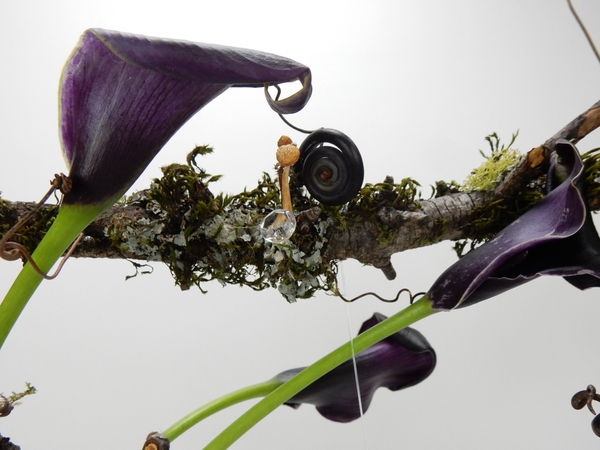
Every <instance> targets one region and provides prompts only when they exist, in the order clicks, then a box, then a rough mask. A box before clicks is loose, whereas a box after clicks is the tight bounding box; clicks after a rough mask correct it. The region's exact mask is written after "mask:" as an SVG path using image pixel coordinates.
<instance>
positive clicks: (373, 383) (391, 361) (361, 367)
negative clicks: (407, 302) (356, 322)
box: [277, 313, 436, 422]
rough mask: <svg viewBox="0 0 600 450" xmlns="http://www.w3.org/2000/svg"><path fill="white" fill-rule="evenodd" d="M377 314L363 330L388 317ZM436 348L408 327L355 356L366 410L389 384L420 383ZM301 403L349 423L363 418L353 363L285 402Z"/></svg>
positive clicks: (285, 377) (432, 362) (292, 372)
mask: <svg viewBox="0 0 600 450" xmlns="http://www.w3.org/2000/svg"><path fill="white" fill-rule="evenodd" d="M385 319H386V317H385V316H384V315H382V314H379V313H375V314H373V317H371V318H370V319H369V320H367V321H366V322H364V323H363V326H362V328H361V330H360V332H361V333H362V332H363V331H365V330H367V329H369V328H371V327H373V326H374V325H376V324H377V323H379V322H382V321H383V320H385ZM435 364H436V355H435V351H434V350H433V348H432V347H431V345H429V343H428V342H427V340H426V339H425V338H424V337H423V335H422V334H421V333H419V332H418V331H417V330H415V329H413V328H405V329H403V330H401V331H399V332H397V333H394V334H393V335H392V336H390V337H388V338H386V339H384V340H382V341H381V342H379V343H377V344H375V345H373V346H372V347H370V348H368V349H367V350H365V351H363V352H360V353H359V354H357V355H356V365H357V372H358V379H359V382H360V394H361V402H362V406H363V411H365V412H366V411H367V409H368V408H369V405H370V404H371V400H372V398H373V395H374V394H375V391H376V390H377V388H379V387H386V388H388V389H390V390H392V391H397V390H399V389H404V388H407V387H409V386H413V385H415V384H417V383H420V382H421V381H423V380H424V379H425V378H427V377H428V376H429V375H430V374H431V372H432V371H433V369H434V367H435ZM302 370H303V368H298V369H292V370H288V371H286V372H283V373H281V374H279V375H278V376H277V378H278V379H280V380H281V381H287V380H288V379H290V378H292V377H293V376H294V375H296V374H297V373H298V372H300V371H302ZM302 403H310V404H312V405H315V406H316V408H317V411H319V413H320V414H321V415H322V416H324V417H325V418H327V419H329V420H333V421H336V422H350V421H352V420H355V419H358V418H359V417H360V410H359V405H358V395H357V392H356V380H355V377H354V365H353V362H352V361H351V360H350V361H346V362H345V363H343V364H341V365H340V366H338V367H337V368H335V369H334V370H332V371H331V372H329V373H328V374H326V375H324V376H323V377H321V378H320V379H319V380H317V381H315V382H314V383H313V384H311V385H310V386H308V387H307V388H306V389H304V390H302V391H301V392H299V393H298V394H296V395H295V396H294V397H292V398H291V399H290V400H289V401H288V402H286V405H288V406H292V407H295V408H297V407H299V406H300V404H302Z"/></svg>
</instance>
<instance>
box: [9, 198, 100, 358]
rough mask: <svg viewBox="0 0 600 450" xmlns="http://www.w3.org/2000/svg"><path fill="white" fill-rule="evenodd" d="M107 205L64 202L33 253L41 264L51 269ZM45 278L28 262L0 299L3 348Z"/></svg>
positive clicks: (46, 268) (37, 262)
mask: <svg viewBox="0 0 600 450" xmlns="http://www.w3.org/2000/svg"><path fill="white" fill-rule="evenodd" d="M104 209H105V206H104V205H102V206H100V205H93V206H89V205H88V206H73V205H66V206H61V208H60V210H59V212H58V215H57V216H56V219H54V222H53V223H52V226H51V227H50V229H49V230H48V232H47V233H46V235H45V236H44V238H43V239H42V241H41V242H40V244H39V245H38V246H37V248H36V249H35V252H33V255H31V256H32V258H33V260H34V261H35V262H36V264H37V265H38V267H39V268H40V269H41V270H42V271H43V272H44V273H48V271H49V270H50V269H51V268H52V266H53V265H54V263H55V262H56V261H57V260H58V258H60V257H61V255H62V254H63V253H64V251H65V250H66V249H67V248H68V247H69V245H70V244H71V243H72V242H73V241H74V240H75V239H76V238H77V236H78V235H79V233H81V232H82V231H83V230H84V228H85V227H86V226H87V225H88V224H89V223H90V222H91V221H92V220H94V218H95V217H96V216H97V215H98V214H100V213H101V212H102V211H103V210H104ZM42 280H43V278H42V277H41V276H40V275H39V274H38V273H37V272H36V271H35V270H33V268H32V267H31V264H29V263H27V264H25V266H23V269H22V270H21V272H20V273H19V275H18V276H17V278H16V279H15V281H14V282H13V285H12V286H11V288H10V290H9V291H8V293H7V294H6V297H4V300H3V301H2V303H0V348H2V346H3V345H4V342H5V341H6V338H7V336H8V334H9V333H10V330H12V327H13V326H14V324H15V322H16V321H17V319H18V318H19V315H21V312H22V311H23V309H24V308H25V305H27V302H28V301H29V299H30V298H31V296H32V295H33V293H34V292H35V290H36V289H37V287H38V286H39V285H40V283H41V282H42Z"/></svg>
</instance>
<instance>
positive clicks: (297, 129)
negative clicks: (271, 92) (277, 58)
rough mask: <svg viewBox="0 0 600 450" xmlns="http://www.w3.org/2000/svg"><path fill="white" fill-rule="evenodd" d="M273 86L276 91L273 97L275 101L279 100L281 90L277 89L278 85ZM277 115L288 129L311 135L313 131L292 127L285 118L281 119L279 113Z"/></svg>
mask: <svg viewBox="0 0 600 450" xmlns="http://www.w3.org/2000/svg"><path fill="white" fill-rule="evenodd" d="M273 86H274V87H275V89H277V95H276V96H275V101H277V100H279V97H280V96H281V88H280V87H279V85H278V84H273ZM277 115H278V116H279V118H280V119H281V120H283V121H284V122H285V124H286V125H287V126H288V127H290V128H293V129H294V130H296V131H299V132H300V133H304V134H310V133H312V132H313V131H314V130H312V131H309V130H303V129H302V128H299V127H297V126H295V125H293V124H292V123H290V122H289V121H288V120H287V119H286V118H285V117H283V114H281V113H277Z"/></svg>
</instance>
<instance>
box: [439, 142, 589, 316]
mask: <svg viewBox="0 0 600 450" xmlns="http://www.w3.org/2000/svg"><path fill="white" fill-rule="evenodd" d="M548 179H549V180H550V183H549V185H550V188H551V189H552V190H551V191H550V192H549V193H548V195H547V196H546V197H544V199H542V200H541V201H540V202H539V203H537V204H536V205H534V206H533V207H532V208H531V209H530V210H529V211H527V212H526V213H525V214H523V215H522V216H521V217H520V218H518V219H517V220H515V221H514V222H513V223H511V224H510V225H509V226H507V227H506V228H505V229H504V230H502V231H501V232H500V233H498V234H497V235H496V236H495V237H494V239H492V240H491V241H489V242H487V243H485V244H484V245H482V246H481V247H478V248H477V249H475V250H473V251H471V252H469V253H468V254H466V255H465V256H464V257H462V258H461V259H460V260H459V261H457V262H456V263H455V264H454V265H452V266H451V267H450V268H449V269H447V270H446V271H445V272H444V273H443V274H442V275H441V276H440V277H439V278H438V279H437V281H436V282H435V283H434V284H433V286H432V287H431V289H430V290H429V292H428V297H429V299H430V301H431V303H432V306H433V308H434V309H436V310H450V309H453V308H457V307H464V306H469V305H472V304H474V303H477V302H480V301H482V300H485V299H487V298H490V297H493V296H495V295H498V294H500V293H502V292H504V291H507V290H509V289H512V288H513V287H516V286H519V285H521V284H523V283H525V282H527V281H530V280H532V279H535V278H537V277H539V276H541V275H559V276H562V277H564V278H565V279H566V280H567V281H568V282H570V283H571V284H573V285H574V286H576V287H578V288H579V289H586V288H589V287H600V237H599V236H598V232H597V231H596V228H595V227H594V223H593V222H592V217H591V214H590V211H589V210H588V208H587V204H586V201H585V198H584V195H583V162H582V160H581V156H580V155H579V152H578V151H577V149H576V148H575V146H574V145H572V144H571V143H570V142H568V141H565V140H561V141H558V142H557V144H556V154H555V155H554V159H553V162H552V164H551V167H550V170H549V172H548Z"/></svg>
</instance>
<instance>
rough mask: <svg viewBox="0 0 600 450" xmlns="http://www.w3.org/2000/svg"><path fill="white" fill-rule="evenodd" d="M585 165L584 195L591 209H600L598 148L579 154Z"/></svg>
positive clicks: (599, 154)
mask: <svg viewBox="0 0 600 450" xmlns="http://www.w3.org/2000/svg"><path fill="white" fill-rule="evenodd" d="M581 158H582V159H583V163H584V167H585V169H584V170H585V172H584V175H585V196H586V198H587V199H588V203H589V206H590V208H591V209H592V210H594V211H597V210H598V209H600V148H594V149H592V150H590V151H588V152H586V153H584V154H583V155H581Z"/></svg>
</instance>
